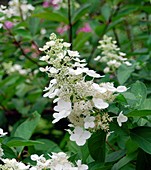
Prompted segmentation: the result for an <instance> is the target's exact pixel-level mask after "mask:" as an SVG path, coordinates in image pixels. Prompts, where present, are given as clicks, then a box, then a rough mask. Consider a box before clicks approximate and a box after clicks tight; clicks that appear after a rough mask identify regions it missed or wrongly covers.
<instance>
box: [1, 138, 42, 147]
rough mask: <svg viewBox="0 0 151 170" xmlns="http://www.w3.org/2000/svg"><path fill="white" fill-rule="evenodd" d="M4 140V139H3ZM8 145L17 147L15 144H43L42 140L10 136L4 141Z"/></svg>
mask: <svg viewBox="0 0 151 170" xmlns="http://www.w3.org/2000/svg"><path fill="white" fill-rule="evenodd" d="M4 142H5V140H4ZM5 144H6V145H7V146H9V147H17V146H32V145H35V144H43V143H42V142H38V141H33V140H24V139H22V138H18V137H17V138H16V137H11V138H9V140H8V141H7V142H6V143H5Z"/></svg>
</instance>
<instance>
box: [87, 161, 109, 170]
mask: <svg viewBox="0 0 151 170" xmlns="http://www.w3.org/2000/svg"><path fill="white" fill-rule="evenodd" d="M111 167H112V165H104V164H103V163H96V162H92V163H90V164H89V169H90V170H110V169H111Z"/></svg>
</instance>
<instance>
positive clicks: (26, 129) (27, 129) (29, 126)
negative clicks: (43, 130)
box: [14, 112, 40, 152]
mask: <svg viewBox="0 0 151 170" xmlns="http://www.w3.org/2000/svg"><path fill="white" fill-rule="evenodd" d="M39 120H40V115H39V114H38V112H34V113H33V114H32V116H31V117H30V118H28V119H27V120H26V121H24V122H23V123H22V124H20V125H19V126H18V127H17V129H16V131H15V133H14V137H20V138H23V139H27V140H28V139H30V138H31V136H32V134H33V132H34V130H35V128H36V126H37V125H38V122H39ZM22 149H23V147H21V148H20V149H19V152H21V151H22Z"/></svg>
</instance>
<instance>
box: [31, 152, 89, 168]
mask: <svg viewBox="0 0 151 170" xmlns="http://www.w3.org/2000/svg"><path fill="white" fill-rule="evenodd" d="M49 156H50V158H51V159H47V160H46V158H45V157H44V156H43V155H41V156H38V155H37V154H34V155H31V159H32V160H33V161H36V162H37V165H36V166H33V167H31V168H30V170H43V169H51V170H87V169H88V166H87V165H85V164H81V160H78V161H77V162H76V166H75V165H74V164H73V163H71V162H70V161H69V160H68V156H67V155H66V154H65V153H64V152H59V153H52V155H49Z"/></svg>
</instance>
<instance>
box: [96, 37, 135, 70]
mask: <svg viewBox="0 0 151 170" xmlns="http://www.w3.org/2000/svg"><path fill="white" fill-rule="evenodd" d="M99 44H100V45H99V46H98V48H99V49H101V50H102V56H97V57H96V58H95V60H96V61H100V62H103V63H106V65H107V66H106V67H105V69H104V73H109V72H115V71H116V70H117V68H118V67H119V66H120V65H121V64H126V65H127V66H131V65H132V64H131V63H130V62H129V61H127V58H124V56H126V54H125V53H123V52H121V51H120V48H118V47H117V45H116V44H117V42H116V41H113V40H112V37H108V36H107V35H104V36H103V39H102V40H100V41H99Z"/></svg>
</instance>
